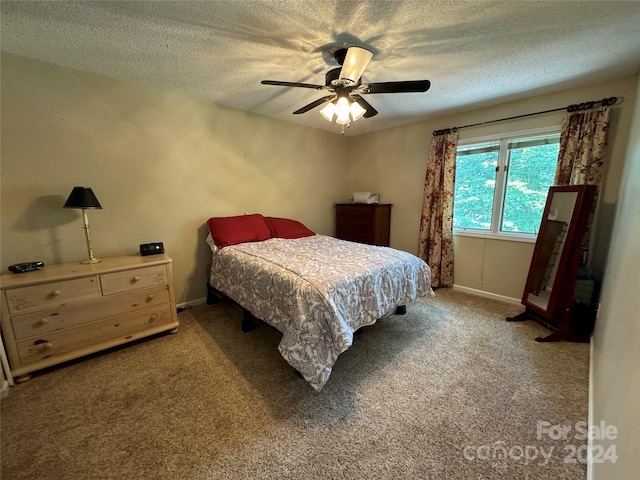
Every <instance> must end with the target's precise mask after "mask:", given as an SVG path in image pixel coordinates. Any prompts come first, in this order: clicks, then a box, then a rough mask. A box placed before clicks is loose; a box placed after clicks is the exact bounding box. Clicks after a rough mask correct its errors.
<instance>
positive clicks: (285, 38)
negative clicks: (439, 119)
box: [0, 0, 640, 135]
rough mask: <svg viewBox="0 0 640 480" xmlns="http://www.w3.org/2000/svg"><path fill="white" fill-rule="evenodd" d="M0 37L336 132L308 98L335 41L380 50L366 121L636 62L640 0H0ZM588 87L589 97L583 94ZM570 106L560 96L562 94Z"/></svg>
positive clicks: (571, 82) (430, 113)
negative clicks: (390, 89)
mask: <svg viewBox="0 0 640 480" xmlns="http://www.w3.org/2000/svg"><path fill="white" fill-rule="evenodd" d="M0 8H1V14H2V32H1V34H2V37H1V47H2V50H4V51H6V52H10V53H13V54H16V55H21V56H25V57H29V58H35V59H39V60H43V61H47V62H52V63H55V64H58V65H63V66H67V67H72V68H75V69H79V70H84V71H88V72H93V73H97V74H100V75H106V76H109V77H115V78H121V79H125V80H129V81H133V82H137V83H141V84H146V85H149V86H152V87H154V88H159V89H165V90H170V91H174V92H178V93H180V94H184V95H188V96H191V97H196V98H201V99H205V100H209V101H212V102H214V103H217V104H219V105H225V106H229V107H233V108H237V109H240V110H245V111H249V112H255V113H258V114H262V115H266V116H269V117H275V118H280V119H282V120H286V121H290V122H296V123H299V124H302V125H307V126H311V127H315V128H322V129H325V130H329V131H332V132H336V133H339V132H340V127H339V126H338V125H336V124H335V123H334V124H330V123H329V122H327V121H326V120H324V119H323V118H322V116H321V115H320V114H319V113H318V110H319V109H314V110H311V111H309V112H307V113H305V114H302V115H292V114H291V113H292V112H293V111H294V110H297V109H298V108H300V107H302V106H303V105H306V104H308V103H310V102H312V101H313V100H316V99H317V98H320V97H321V96H323V95H325V94H326V92H322V91H315V90H311V89H305V88H285V87H278V86H266V85H261V84H260V80H263V79H269V80H283V81H291V82H305V83H317V84H324V74H325V72H326V71H328V70H330V69H331V68H334V67H337V66H338V65H337V64H336V62H335V60H334V58H333V52H334V51H335V50H336V49H338V48H342V47H349V46H360V47H364V48H367V49H369V50H371V51H372V52H373V54H374V56H373V59H372V60H371V62H370V63H369V66H368V67H367V69H366V71H365V73H364V75H363V83H366V82H381V81H396V80H418V79H429V80H431V82H432V86H431V89H430V90H429V91H428V92H426V93H398V94H379V95H369V96H366V97H365V98H366V100H367V101H369V103H371V104H372V105H373V106H374V107H375V108H376V109H377V110H378V111H379V112H380V113H379V114H378V115H377V116H375V117H372V118H368V119H360V120H358V121H357V122H355V123H353V124H352V125H351V127H350V128H349V129H348V130H347V135H358V134H362V133H367V132H371V131H376V130H380V129H384V128H389V127H392V126H396V125H400V124H405V123H410V122H415V121H419V120H422V119H426V118H432V117H435V116H439V115H443V114H448V113H453V112H455V111H460V110H463V109H469V108H473V107H480V106H483V105H489V104H494V103H500V102H503V101H509V100H515V99H518V98H523V97H528V96H532V95H536V94H541V93H547V92H551V91H556V90H561V89H565V88H570V87H573V86H581V85H587V84H590V83H594V82H600V81H604V80H607V79H613V78H619V77H622V76H625V75H629V74H634V73H637V72H638V71H640V1H625V2H615V1H584V2H583V1H552V2H538V1H516V0H511V1H506V2H495V1H483V0H474V1H455V0H453V1H450V0H449V1H429V0H421V1H401V0H398V1H332V0H322V1H300V0H295V1H291V0H267V1H257V0H236V1H228V0H227V1H197V2H190V1H168V2H160V1H133V2H126V1H110V2H88V1H87V2H80V1H76V2H62V1H53V2H49V1H39V2H35V1H25V2H10V1H4V0H3V1H2V2H1V4H0ZM585 100H592V99H585ZM560 106H562V105H560Z"/></svg>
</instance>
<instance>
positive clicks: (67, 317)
mask: <svg viewBox="0 0 640 480" xmlns="http://www.w3.org/2000/svg"><path fill="white" fill-rule="evenodd" d="M169 302H170V297H169V287H168V286H167V285H162V286H160V287H152V288H149V289H145V290H135V291H133V292H127V293H123V294H120V295H112V296H109V297H102V298H100V299H98V300H96V301H95V302H90V303H82V304H76V305H63V306H61V307H58V308H52V309H49V310H43V311H41V312H36V313H29V314H26V315H15V316H13V317H12V319H11V323H12V325H13V335H14V336H15V338H16V340H23V339H25V338H29V337H33V336H37V335H44V334H47V333H49V332H54V331H58V330H63V329H65V328H71V327H77V326H79V325H82V324H83V323H87V322H88V321H95V320H99V319H101V318H107V317H112V316H115V315H122V314H123V313H129V312H132V311H135V310H140V309H143V308H148V307H153V306H156V305H162V304H164V303H169Z"/></svg>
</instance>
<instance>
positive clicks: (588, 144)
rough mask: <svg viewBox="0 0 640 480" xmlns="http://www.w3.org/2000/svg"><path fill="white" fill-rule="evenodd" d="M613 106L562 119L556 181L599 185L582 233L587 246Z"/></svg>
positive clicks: (585, 248) (584, 243)
mask: <svg viewBox="0 0 640 480" xmlns="http://www.w3.org/2000/svg"><path fill="white" fill-rule="evenodd" d="M610 110H611V109H610V108H609V107H607V106H604V107H601V108H597V109H592V110H586V111H573V112H571V111H570V112H569V113H568V114H567V115H565V117H564V119H563V121H562V133H561V135H560V152H559V153H558V165H557V167H556V175H555V179H554V185H597V190H596V197H595V199H594V201H593V206H592V207H591V213H590V215H589V220H588V222H587V232H586V233H585V235H584V237H582V248H583V249H584V250H588V249H589V240H590V234H589V231H590V230H591V223H592V222H593V218H594V216H595V211H596V205H597V201H598V195H599V192H600V183H601V182H602V176H603V173H604V154H605V150H606V147H607V136H608V133H609V113H610Z"/></svg>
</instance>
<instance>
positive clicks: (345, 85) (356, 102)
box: [260, 47, 431, 128]
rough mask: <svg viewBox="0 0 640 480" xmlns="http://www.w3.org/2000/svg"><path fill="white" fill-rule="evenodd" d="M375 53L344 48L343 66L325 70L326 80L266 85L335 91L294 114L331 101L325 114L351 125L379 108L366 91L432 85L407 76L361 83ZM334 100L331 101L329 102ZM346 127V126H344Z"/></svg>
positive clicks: (407, 89) (414, 89) (340, 61)
mask: <svg viewBox="0 0 640 480" xmlns="http://www.w3.org/2000/svg"><path fill="white" fill-rule="evenodd" d="M372 57H373V53H371V52H370V51H369V50H366V49H364V48H360V47H349V48H341V49H339V50H337V51H336V52H335V53H334V58H335V59H336V61H337V62H338V64H339V65H342V67H338V68H334V69H332V70H329V71H328V72H327V73H326V74H325V84H324V85H315V84H311V83H298V82H282V81H279V80H262V81H261V82H260V83H261V84H263V85H279V86H283V87H301V88H311V89H314V90H325V91H328V92H331V94H330V95H326V96H324V97H322V98H319V99H318V100H315V101H313V102H311V103H309V104H308V105H305V106H304V107H302V108H299V109H298V110H296V111H295V112H293V114H294V115H299V114H301V113H305V112H308V111H309V110H312V109H314V108H316V107H319V106H320V105H322V104H325V103H327V105H326V106H325V107H324V108H323V109H322V110H321V111H320V113H321V114H322V116H323V117H325V118H326V119H327V120H329V121H332V120H333V119H334V118H335V119H336V123H338V124H341V125H345V124H346V125H347V126H349V124H350V122H351V121H355V120H357V119H358V118H360V117H364V118H369V117H373V116H374V115H377V114H378V111H377V110H376V109H375V108H373V107H372V106H371V104H370V103H369V102H367V101H366V100H365V99H364V98H362V95H370V94H377V93H408V92H426V91H427V90H429V87H430V86H431V82H430V81H429V80H407V81H400V82H377V83H361V82H360V80H361V78H360V77H362V73H363V72H364V70H365V69H366V68H367V65H368V64H369V62H370V61H371V58H372ZM328 102H330V103H328ZM343 128H344V127H343Z"/></svg>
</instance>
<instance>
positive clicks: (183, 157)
mask: <svg viewBox="0 0 640 480" xmlns="http://www.w3.org/2000/svg"><path fill="white" fill-rule="evenodd" d="M1 73H2V104H1V107H2V131H1V134H2V145H1V147H2V164H1V169H2V170H1V174H2V183H1V187H2V191H1V202H2V219H1V228H2V230H1V233H2V239H1V243H0V259H1V262H2V269H3V270H6V267H7V266H8V265H10V264H12V263H17V262H22V261H28V260H42V261H44V262H45V263H58V262H69V261H79V260H81V259H82V258H84V257H85V256H86V248H85V246H84V236H83V233H82V228H81V226H82V222H81V219H80V214H79V212H77V211H75V210H63V209H62V208H61V207H62V204H63V203H64V200H65V199H66V196H67V195H68V193H69V192H70V191H71V188H72V187H73V186H74V185H85V186H90V187H92V188H93V189H94V191H95V192H96V195H97V196H98V198H99V200H100V201H101V203H102V204H103V207H104V209H103V210H100V211H92V212H90V213H89V219H90V224H91V231H92V235H93V238H94V244H95V254H96V256H98V257H100V256H111V255H121V254H132V253H136V252H137V249H138V245H139V244H140V243H148V242H153V241H162V242H164V244H165V249H166V251H167V253H168V254H169V255H171V256H172V257H173V258H174V270H175V284H176V291H177V298H178V302H181V303H182V302H186V301H192V300H196V299H199V298H202V297H203V296H204V294H205V290H204V288H205V287H204V285H205V282H206V270H207V267H208V256H209V252H208V250H207V246H206V244H205V243H204V237H205V236H206V228H205V221H206V219H207V218H209V217H210V216H216V215H236V214H242V213H245V212H261V213H264V214H267V215H281V216H288V217H292V218H297V219H299V220H301V221H303V222H304V223H305V224H307V225H308V226H309V227H310V228H312V229H314V230H315V231H317V232H319V233H324V234H333V233H334V227H333V206H332V204H333V202H336V201H342V200H346V199H347V198H349V196H350V195H351V192H353V191H375V192H380V193H381V200H382V201H383V202H390V203H393V204H394V207H393V211H392V222H391V223H392V225H391V229H392V231H391V245H392V246H393V247H395V248H399V249H402V250H406V251H409V252H412V253H416V251H417V239H418V228H419V219H420V207H421V204H422V189H423V182H424V172H425V169H426V158H427V151H428V149H429V144H430V141H431V133H432V131H433V130H434V129H439V128H445V127H451V126H456V125H464V124H469V123H476V122H481V121H487V120H493V119H497V118H503V117H509V116H513V115H519V114H526V113H531V112H534V111H540V110H547V109H551V108H557V107H559V106H560V107H561V106H565V105H568V104H571V103H580V102H583V101H585V100H591V99H600V98H603V97H608V96H618V97H620V99H621V100H622V103H621V104H620V105H619V106H616V107H615V108H614V109H613V119H612V127H611V135H610V142H609V143H610V148H609V151H608V160H609V169H608V171H607V174H606V178H605V188H604V191H603V194H602V196H601V200H602V201H601V206H600V215H599V217H600V218H599V226H600V225H602V228H598V230H597V232H596V235H597V240H598V244H599V245H601V246H602V248H601V249H600V250H601V251H599V252H598V253H597V255H594V257H595V260H596V261H595V262H594V266H595V270H596V273H600V272H601V271H602V269H603V268H604V263H605V258H606V251H607V249H606V246H607V245H608V240H609V232H610V231H611V224H612V221H613V217H614V214H613V212H614V207H615V200H616V198H617V193H618V185H619V182H620V177H621V170H622V166H623V163H624V161H623V160H624V146H625V145H626V143H627V132H628V128H629V124H630V118H631V112H632V107H633V99H634V98H635V82H636V79H637V77H628V78H623V79H619V80H616V81H612V82H607V83H602V84H596V85H591V86H588V87H584V88H580V89H573V90H566V91H563V92H558V93H555V94H550V95H543V96H538V97H532V98H530V99H527V100H524V101H518V102H510V103H505V104H501V105H496V106H492V107H487V108H482V109H477V110H472V111H468V112H465V113H459V114H456V115H451V116H448V117H444V118H440V119H437V120H435V119H434V120H429V121H424V122H419V123H414V124H410V125H406V126H402V127H397V128H393V129H389V130H385V131H381V132H376V133H372V134H369V135H363V136H358V137H342V136H340V135H337V134H334V133H329V132H324V131H320V130H315V129H309V128H305V127H299V126H296V125H293V124H290V123H287V122H281V121H277V120H274V119H271V118H266V117H261V116H258V115H252V114H247V113H244V112H240V111H236V110H231V109H226V108H223V107H220V106H217V105H213V104H208V103H205V102H202V101H198V100H195V99H190V98H186V97H182V96H179V95H175V94H171V93H165V92H161V91H156V90H150V89H147V88H144V87H140V86H137V85H134V84H131V83H128V82H123V81H118V80H113V79H109V78H106V77H100V76H96V75H90V74H86V73H82V72H78V71H76V70H72V69H67V68H63V67H57V66H54V65H51V64H47V63H43V62H39V61H34V60H27V59H24V58H21V57H16V56H12V55H8V54H3V55H2V72H1ZM381 114H384V112H383V113H381ZM562 115H563V112H558V113H553V114H547V115H541V116H536V117H531V118H527V119H522V120H517V121H510V122H502V123H498V124H494V125H489V126H482V127H474V128H469V129H463V130H461V131H460V138H461V139H465V138H473V137H478V136H483V135H488V134H493V133H496V132H504V131H511V132H513V131H521V130H525V129H530V128H538V127H546V126H551V125H559V124H560V123H561V119H562ZM345 171H346V172H347V173H346V174H345ZM454 249H455V252H454V254H455V258H456V269H455V272H454V274H455V283H456V285H458V286H463V287H467V288H472V289H477V290H480V291H484V292H488V293H490V294H494V295H497V296H502V297H507V298H511V299H519V298H520V297H521V294H522V290H523V287H524V282H525V280H526V275H527V271H528V266H529V261H530V258H531V254H532V252H533V243H525V242H506V241H502V240H487V239H483V238H472V237H462V236H458V237H456V238H455V242H454Z"/></svg>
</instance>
